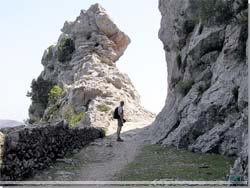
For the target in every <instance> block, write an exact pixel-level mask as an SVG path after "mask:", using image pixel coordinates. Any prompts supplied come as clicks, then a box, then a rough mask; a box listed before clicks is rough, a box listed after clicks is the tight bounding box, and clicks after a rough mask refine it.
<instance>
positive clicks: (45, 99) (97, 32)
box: [28, 4, 153, 128]
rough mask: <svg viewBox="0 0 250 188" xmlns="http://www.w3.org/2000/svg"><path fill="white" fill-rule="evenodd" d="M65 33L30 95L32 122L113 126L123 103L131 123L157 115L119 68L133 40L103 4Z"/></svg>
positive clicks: (45, 60) (69, 24)
mask: <svg viewBox="0 0 250 188" xmlns="http://www.w3.org/2000/svg"><path fill="white" fill-rule="evenodd" d="M61 31H62V34H61V35H60V37H59V39H58V42H57V44H56V45H51V46H50V47H48V49H46V50H45V52H44V55H43V57H42V65H43V66H44V70H43V71H42V73H41V74H40V76H39V77H38V78H37V79H36V80H33V82H32V85H31V88H32V91H31V92H29V93H28V96H30V97H31V99H32V104H31V106H30V108H29V116H30V122H31V123H34V122H41V121H45V122H48V121H56V120H61V119H65V120H66V121H67V122H68V123H69V124H70V125H91V126H95V127H104V128H107V127H108V126H109V125H110V121H111V120H112V112H113V109H114V108H115V106H118V105H119V101H121V100H123V101H125V115H126V118H127V120H137V121H138V120H141V119H145V118H151V117H153V115H152V114H151V113H150V112H148V111H146V110H144V109H143V107H142V106H141V105H140V98H139V95H138V93H137V91H136V90H135V88H134V86H133V84H132V83H131V81H130V79H129V77H128V76H127V75H126V74H124V73H121V72H120V71H119V70H118V68H117V67H116V64H115V62H116V61H117V60H118V59H119V58H120V57H121V56H122V55H123V53H124V51H125V49H126V48H127V46H128V45H129V43H130V39H129V37H128V36H127V35H126V34H125V33H123V32H122V31H120V30H119V28H118V27H117V26H116V25H115V24H114V22H113V21H112V20H111V19H110V17H109V16H108V15H107V13H106V11H105V10H104V9H103V8H102V7H101V6H100V5H99V4H95V5H92V6H91V7H90V8H89V9H88V10H87V11H85V10H82V11H81V14H80V16H78V17H77V18H76V20H75V21H73V22H65V24H64V26H63V28H62V29H61Z"/></svg>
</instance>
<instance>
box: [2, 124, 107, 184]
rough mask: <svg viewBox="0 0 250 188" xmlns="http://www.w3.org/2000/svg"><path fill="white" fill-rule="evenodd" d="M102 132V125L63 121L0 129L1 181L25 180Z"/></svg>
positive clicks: (102, 134) (98, 136)
mask: <svg viewBox="0 0 250 188" xmlns="http://www.w3.org/2000/svg"><path fill="white" fill-rule="evenodd" d="M103 136H104V133H103V131H101V130H100V129H96V128H93V127H73V128H72V127H69V126H68V124H67V123H65V122H63V121H61V122H58V123H53V124H47V125H36V126H32V127H25V128H20V129H18V130H16V131H12V132H10V133H8V134H6V135H4V134H2V133H1V132H0V145H1V150H0V156H1V160H0V161H1V163H0V165H1V168H0V172H1V173H0V178H1V180H2V181H3V180H5V181H13V180H15V181H17V180H23V179H25V178H26V177H29V176H30V175H32V174H33V173H34V172H35V171H36V170H39V169H44V168H46V167H48V166H49V164H50V163H51V162H53V161H55V160H56V159H58V158H63V157H64V156H65V154H66V153H68V152H72V151H74V150H76V149H80V148H82V147H83V146H85V145H86V144H88V143H89V142H91V141H93V140H94V139H96V138H101V137H103Z"/></svg>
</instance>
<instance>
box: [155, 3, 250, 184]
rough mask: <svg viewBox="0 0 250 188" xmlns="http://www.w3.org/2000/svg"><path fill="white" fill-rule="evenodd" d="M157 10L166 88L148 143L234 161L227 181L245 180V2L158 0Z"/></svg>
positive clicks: (246, 9) (246, 72)
mask: <svg viewBox="0 0 250 188" xmlns="http://www.w3.org/2000/svg"><path fill="white" fill-rule="evenodd" d="M211 7H213V10H215V11H213V14H211V11H209V10H210V8H211ZM159 9H160V12H161V14H162V19H161V28H160V31H159V38H160V39H161V41H162V42H163V45H164V50H165V54H166V61H167V68H168V86H169V88H168V96H167V100H166V104H165V107H164V108H163V109H162V111H161V112H160V113H159V114H158V116H157V117H156V120H155V122H154V123H153V129H152V140H153V143H161V144H164V145H174V146H176V147H178V148H185V149H189V150H191V151H194V152H202V153H205V152H212V153H219V154H223V155H227V156H231V157H238V159H237V160H236V162H235V165H234V168H233V169H232V170H231V175H239V176H244V178H245V179H246V180H247V176H248V173H247V171H248V170H247V169H248V163H247V160H248V156H247V136H245V135H247V132H248V92H247V89H248V86H247V75H248V66H247V61H248V57H247V55H246V54H247V53H246V51H247V48H248V46H247V40H248V33H247V26H248V23H247V20H248V17H247V11H248V8H247V1H246V0H239V1H234V0H229V1H222V0H212V1H203V0H201V1H198V0H160V1H159Z"/></svg>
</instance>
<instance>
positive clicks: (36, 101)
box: [26, 76, 53, 123]
mask: <svg viewBox="0 0 250 188" xmlns="http://www.w3.org/2000/svg"><path fill="white" fill-rule="evenodd" d="M52 86H53V83H52V82H51V81H47V80H44V79H43V78H42V77H40V76H39V77H38V78H37V80H35V79H33V80H32V83H31V92H28V93H27V95H26V96H27V97H31V101H32V105H31V106H30V108H29V113H30V115H33V117H32V119H33V120H31V122H30V123H33V122H34V121H39V120H40V119H41V118H42V116H43V112H44V110H45V109H46V108H47V105H48V98H49V96H48V94H49V91H50V89H51V88H52Z"/></svg>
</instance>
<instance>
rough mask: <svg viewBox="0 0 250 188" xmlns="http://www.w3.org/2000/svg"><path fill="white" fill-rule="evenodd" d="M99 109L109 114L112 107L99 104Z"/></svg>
mask: <svg viewBox="0 0 250 188" xmlns="http://www.w3.org/2000/svg"><path fill="white" fill-rule="evenodd" d="M97 109H98V110H99V111H101V112H108V111H109V110H110V107H108V106H107V105H105V104H99V105H97Z"/></svg>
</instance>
